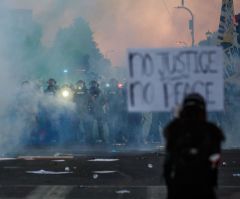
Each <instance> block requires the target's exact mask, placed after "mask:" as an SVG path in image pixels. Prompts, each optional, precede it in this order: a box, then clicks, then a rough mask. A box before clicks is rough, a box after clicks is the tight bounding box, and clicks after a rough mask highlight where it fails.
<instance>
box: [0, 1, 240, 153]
mask: <svg viewBox="0 0 240 199" xmlns="http://www.w3.org/2000/svg"><path fill="white" fill-rule="evenodd" d="M179 4H180V1H179V0H168V1H166V0H165V1H163V0H162V1H161V0H160V1H159V0H131V1H129V0H121V1H119V0H81V1H78V0H41V1H38V0H21V1H19V0H2V1H1V2H0V13H1V14H0V16H1V17H0V25H1V31H0V43H1V46H0V79H1V84H0V92H1V98H0V118H1V120H0V126H1V132H0V134H1V140H0V150H1V151H9V150H10V149H12V148H13V146H16V147H18V146H21V142H20V141H19V140H21V138H22V137H23V136H24V135H25V134H26V133H30V131H31V130H34V128H35V127H34V126H31V124H32V123H31V122H28V121H31V119H32V118H29V117H30V115H31V114H30V115H29V113H28V110H25V109H24V107H23V106H22V104H24V103H25V104H28V106H30V107H31V108H30V110H32V111H33V113H36V112H38V111H39V103H41V102H42V101H44V102H45V104H44V106H45V107H46V108H47V107H48V106H51V107H52V105H53V104H58V105H59V103H56V102H55V101H54V102H52V99H46V98H45V97H43V95H42V94H39V93H35V92H34V91H33V90H34V89H35V88H34V89H33V87H34V86H33V85H31V86H30V88H31V89H33V90H32V91H27V92H26V93H25V95H23V96H22V95H21V93H22V88H21V82H22V81H23V80H25V79H33V78H34V77H32V76H31V75H29V76H26V74H28V71H29V74H32V73H33V71H35V68H32V67H33V66H34V67H39V68H41V69H42V66H41V64H39V66H36V63H39V59H40V60H41V58H39V57H38V55H41V56H43V55H42V52H36V54H31V53H32V51H31V50H30V49H31V48H30V49H24V50H23V52H27V55H26V54H22V52H20V51H18V50H16V49H19V48H17V47H19V46H21V45H22V42H23V41H22V40H21V35H19V36H18V37H15V35H13V34H12V31H11V30H12V29H11V28H12V27H11V26H12V24H15V23H16V21H15V19H16V18H14V16H11V14H9V12H8V11H9V10H10V9H29V10H30V12H31V14H32V15H33V19H32V20H33V21H36V22H38V23H39V26H38V25H36V27H35V30H36V34H35V33H34V34H35V35H37V36H36V38H37V39H36V40H34V41H37V43H34V42H33V43H32V42H31V41H29V42H30V43H29V45H33V46H35V45H39V46H41V45H42V44H43V45H45V46H47V47H51V45H52V44H53V42H54V39H55V36H56V33H57V31H58V30H59V29H60V28H65V27H68V26H70V25H71V24H72V23H73V22H74V19H76V18H77V17H79V16H80V17H82V18H84V19H85V20H86V21H88V22H89V24H90V27H91V28H92V30H93V32H94V39H95V41H96V43H97V44H98V47H99V49H100V50H101V52H102V53H103V54H104V55H105V56H106V57H108V58H110V59H111V61H112V63H113V65H114V66H124V65H125V52H126V49H127V48H130V47H131V48H136V47H171V46H177V45H178V44H177V42H178V41H182V42H185V43H186V45H190V44H191V37H190V32H189V30H188V20H189V19H190V16H189V14H188V13H187V12H186V11H184V10H181V9H176V8H174V7H176V6H178V5H179ZM185 4H186V5H187V6H188V7H189V8H191V10H192V12H193V13H194V16H195V33H196V43H198V42H199V41H200V40H202V39H205V33H206V32H207V31H208V30H210V31H216V30H217V28H218V23H219V16H220V7H221V1H219V0H212V1H207V0H202V1H197V0H194V1H188V0H185ZM235 12H236V13H239V12H240V2H239V1H235ZM29 23H30V24H31V23H32V21H31V20H29ZM40 26H41V27H43V29H42V32H41V31H39V27H40ZM24 31H26V32H27V33H28V31H31V30H29V29H26V30H24ZM29 34H30V32H29ZM38 39H40V41H38ZM9 41H14V42H13V43H11V42H9ZM41 42H42V43H41ZM29 55H31V57H32V59H31V60H27V61H25V62H24V66H22V65H21V66H19V65H18V63H19V61H22V60H23V59H24V58H25V56H29ZM40 66H41V67H40ZM42 73H43V74H44V72H42ZM34 85H35V84H34ZM31 89H30V90H31ZM19 98H21V100H22V104H21V103H20V102H21V100H20V99H19ZM17 102H19V103H20V104H19V103H17ZM59 106H62V104H61V105H59ZM66 106H67V107H68V108H69V110H73V105H72V104H67V105H66V104H65V107H66ZM63 109H64V108H63ZM63 109H58V108H56V109H55V110H58V111H56V112H54V111H53V112H52V113H53V115H51V117H52V118H55V121H57V119H56V118H58V117H59V115H61V114H63V113H64V110H63ZM33 123H34V122H33ZM29 125H30V126H29ZM57 125H58V124H56V126H57ZM26 129H28V130H26Z"/></svg>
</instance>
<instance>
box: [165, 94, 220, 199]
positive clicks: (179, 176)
mask: <svg viewBox="0 0 240 199" xmlns="http://www.w3.org/2000/svg"><path fill="white" fill-rule="evenodd" d="M164 136H165V139H166V156H165V164H164V177H165V181H166V184H167V187H168V199H176V198H185V199H193V198H194V199H200V198H201V199H202V198H204V199H215V198H216V195H215V192H214V190H215V187H216V185H217V171H218V163H219V159H220V154H221V142H222V141H223V140H224V135H223V133H222V131H221V130H220V129H219V128H218V127H217V126H216V125H215V124H213V123H210V122H208V121H207V115H206V105H205V101H204V99H203V97H202V96H201V95H199V94H196V93H192V94H189V95H188V96H186V98H185V99H184V101H183V104H182V108H181V110H180V113H179V117H178V118H175V119H174V120H173V121H172V122H170V123H169V125H168V126H167V127H166V128H165V129H164Z"/></svg>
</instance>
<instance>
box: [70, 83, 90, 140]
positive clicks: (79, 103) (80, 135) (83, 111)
mask: <svg viewBox="0 0 240 199" xmlns="http://www.w3.org/2000/svg"><path fill="white" fill-rule="evenodd" d="M88 100H89V94H88V89H87V86H86V83H85V81H83V80H79V81H77V83H76V85H75V91H74V96H73V101H74V103H75V104H76V118H75V129H76V130H75V131H76V132H75V137H76V140H77V141H78V142H81V143H85V141H86V134H87V133H88V131H89V128H90V126H89V125H90V118H89V113H88Z"/></svg>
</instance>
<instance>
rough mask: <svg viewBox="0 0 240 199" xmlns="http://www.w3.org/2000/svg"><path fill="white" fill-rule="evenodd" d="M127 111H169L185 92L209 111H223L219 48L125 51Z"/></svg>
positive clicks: (221, 63)
mask: <svg viewBox="0 0 240 199" xmlns="http://www.w3.org/2000/svg"><path fill="white" fill-rule="evenodd" d="M128 69H129V81H128V82H129V84H128V109H129V111H132V112H138V111H141V112H144V111H171V110H172V109H173V108H174V107H176V105H180V104H181V102H182V100H183V98H184V96H185V95H186V94H188V93H192V92H197V93H200V94H201V95H202V96H203V97H204V98H205V100H206V103H207V109H208V110H210V111H220V110H223V96H224V91H223V50H222V48H220V47H201V48H167V49H129V51H128Z"/></svg>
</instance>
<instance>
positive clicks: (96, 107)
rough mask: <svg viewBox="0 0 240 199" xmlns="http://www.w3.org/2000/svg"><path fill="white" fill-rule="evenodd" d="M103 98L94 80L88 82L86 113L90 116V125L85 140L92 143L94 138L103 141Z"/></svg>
mask: <svg viewBox="0 0 240 199" xmlns="http://www.w3.org/2000/svg"><path fill="white" fill-rule="evenodd" d="M105 102H106V101H105V98H104V96H103V94H102V91H101V90H100V88H99V84H98V82H97V81H96V80H92V81H91V82H90V88H89V98H88V113H89V116H90V117H89V118H90V125H89V128H88V133H87V135H86V139H87V142H88V143H90V144H93V143H94V142H95V141H96V140H99V141H101V142H105V141H106V139H105V136H104V128H103V119H104V106H105ZM95 123H96V124H97V133H96V139H95V138H94V134H95V132H94V124H95Z"/></svg>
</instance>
